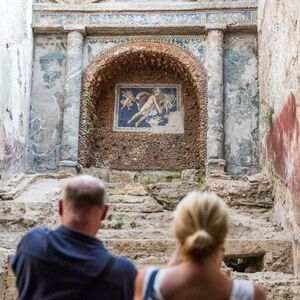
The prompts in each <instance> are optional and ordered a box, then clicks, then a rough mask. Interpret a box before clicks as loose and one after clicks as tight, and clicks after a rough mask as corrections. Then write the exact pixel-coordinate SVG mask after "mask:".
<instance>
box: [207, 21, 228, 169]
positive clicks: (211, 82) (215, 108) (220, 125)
mask: <svg viewBox="0 0 300 300" xmlns="http://www.w3.org/2000/svg"><path fill="white" fill-rule="evenodd" d="M206 29H207V31H208V36H207V63H206V68H207V74H208V88H207V97H208V103H207V110H208V132H207V163H208V171H209V172H213V171H219V172H224V168H225V163H226V162H225V160H224V101H223V99H224V95H223V94H224V83H223V75H224V72H223V54H224V31H225V29H226V25H222V24H221V25H218V26H216V25H214V26H213V27H207V28H206Z"/></svg>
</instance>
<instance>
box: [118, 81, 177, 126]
mask: <svg viewBox="0 0 300 300" xmlns="http://www.w3.org/2000/svg"><path fill="white" fill-rule="evenodd" d="M155 88H156V87H154V86H153V87H149V86H147V87H142V86H141V87H119V89H118V94H117V105H118V110H117V113H118V115H117V116H116V117H117V119H118V122H117V124H118V127H126V128H130V127H132V128H134V127H135V124H136V122H137V121H138V120H139V119H140V118H141V117H142V115H140V116H139V117H137V118H136V119H135V120H133V121H132V122H130V123H129V124H128V121H129V120H130V119H131V118H132V117H133V115H134V114H136V113H137V112H138V111H139V108H138V104H137V101H136V102H133V104H132V106H131V107H130V108H128V107H126V106H125V107H123V103H122V100H124V97H123V96H122V95H123V94H124V93H125V92H132V94H133V96H134V97H135V98H136V97H137V95H138V94H139V93H141V92H146V93H149V94H153V90H154V89H155ZM159 89H160V91H161V92H162V93H164V94H168V95H172V96H174V98H175V99H176V105H174V106H173V107H172V108H171V109H169V110H168V112H167V111H166V109H162V112H161V113H158V111H157V110H156V109H153V110H152V112H151V114H150V116H149V117H148V118H147V119H146V120H144V121H142V122H141V123H140V124H139V125H138V127H146V128H150V127H151V125H150V124H149V122H148V121H150V122H151V119H154V118H160V121H159V123H158V126H164V125H166V124H167V123H168V118H167V115H168V113H170V112H175V111H177V110H178V106H179V105H178V95H177V93H178V90H177V88H176V87H160V88H159Z"/></svg>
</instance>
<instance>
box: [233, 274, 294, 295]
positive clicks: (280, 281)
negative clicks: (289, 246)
mask: <svg viewBox="0 0 300 300" xmlns="http://www.w3.org/2000/svg"><path fill="white" fill-rule="evenodd" d="M232 277H233V278H238V279H243V280H251V281H253V282H256V283H258V284H260V285H261V286H262V287H263V288H264V290H265V291H266V294H267V300H299V297H300V296H299V295H300V278H299V277H298V276H296V275H292V274H285V273H282V272H258V273H253V274H248V273H236V272H234V273H232Z"/></svg>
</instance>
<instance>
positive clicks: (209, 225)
mask: <svg viewBox="0 0 300 300" xmlns="http://www.w3.org/2000/svg"><path fill="white" fill-rule="evenodd" d="M227 232H228V212H227V208H226V205H225V203H224V202H223V201H222V199H221V198H219V197H218V196H217V195H216V194H215V193H199V192H192V193H190V194H188V195H187V196H186V197H185V198H183V200H182V201H181V202H180V203H179V205H178V207H177V209H176V211H175V216H174V234H175V237H176V239H177V242H178V245H179V247H178V251H177V253H176V254H175V256H174V258H173V259H172V260H171V262H170V264H169V265H168V266H167V267H166V268H165V269H161V270H158V269H155V268H150V269H148V270H145V271H142V272H140V273H139V275H138V276H137V279H136V287H135V298H134V299H135V300H149V299H153V300H265V299H266V297H265V294H264V292H263V290H262V289H261V288H260V287H259V286H257V285H255V284H253V283H252V282H249V281H240V280H232V279H229V278H226V277H225V276H224V275H223V274H222V273H221V272H220V266H221V263H222V260H223V257H224V241H225V238H226V235H227Z"/></svg>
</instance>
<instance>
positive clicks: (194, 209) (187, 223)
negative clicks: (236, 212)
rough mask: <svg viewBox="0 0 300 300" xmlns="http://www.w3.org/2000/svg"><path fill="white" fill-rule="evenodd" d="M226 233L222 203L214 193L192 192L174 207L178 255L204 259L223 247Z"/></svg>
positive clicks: (225, 217)
mask: <svg viewBox="0 0 300 300" xmlns="http://www.w3.org/2000/svg"><path fill="white" fill-rule="evenodd" d="M227 232H228V212H227V208H226V204H225V202H224V201H223V200H222V199H221V198H219V197H218V196H217V194H215V193H208V192H205V193H200V192H192V193H189V194H188V195H187V196H185V197H184V198H183V199H182V200H181V202H180V203H179V204H178V206H177V208H176V210H175V214H174V234H175V236H176V239H177V241H178V242H179V244H180V247H181V250H182V251H181V252H182V255H184V256H185V257H187V258H191V259H196V260H199V259H204V258H205V257H207V256H209V255H211V254H213V253H214V251H216V250H217V249H218V248H219V247H221V245H223V244H224V241H225V238H226V235H227Z"/></svg>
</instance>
